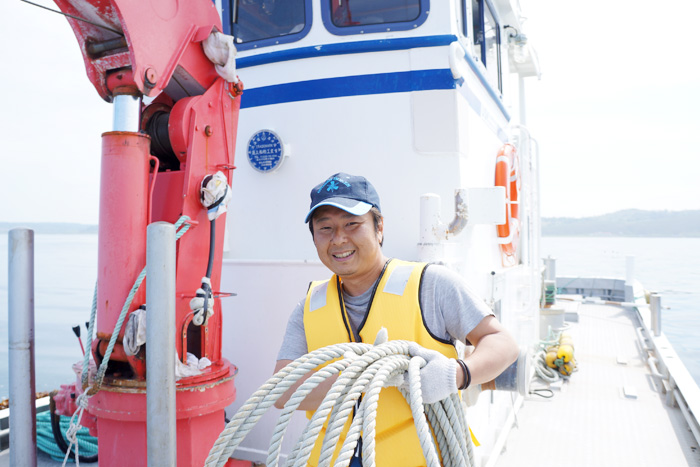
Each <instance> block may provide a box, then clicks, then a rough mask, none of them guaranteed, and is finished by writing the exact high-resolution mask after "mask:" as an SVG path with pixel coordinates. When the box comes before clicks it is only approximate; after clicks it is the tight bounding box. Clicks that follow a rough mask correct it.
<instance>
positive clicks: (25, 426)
mask: <svg viewBox="0 0 700 467" xmlns="http://www.w3.org/2000/svg"><path fill="white" fill-rule="evenodd" d="M8 259H9V264H8V275H7V276H8V281H7V282H8V284H7V285H8V287H7V291H8V294H7V295H8V309H7V312H8V315H9V316H8V331H9V332H8V334H9V336H8V337H9V339H8V341H9V368H10V425H11V426H12V434H11V435H10V465H12V466H19V467H24V466H27V467H36V404H35V394H36V383H35V376H34V231H33V230H30V229H12V230H10V233H9V242H8Z"/></svg>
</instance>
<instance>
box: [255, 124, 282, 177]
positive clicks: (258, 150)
mask: <svg viewBox="0 0 700 467" xmlns="http://www.w3.org/2000/svg"><path fill="white" fill-rule="evenodd" d="M283 159H284V145H283V144H282V140H281V139H280V137H279V136H277V133H275V132H274V131H271V130H260V131H258V132H257V133H255V134H254V135H253V136H252V137H251V138H250V140H249V141H248V162H250V165H252V166H253V168H254V169H255V170H257V171H258V172H272V171H274V170H276V169H278V168H279V166H280V165H282V161H283Z"/></svg>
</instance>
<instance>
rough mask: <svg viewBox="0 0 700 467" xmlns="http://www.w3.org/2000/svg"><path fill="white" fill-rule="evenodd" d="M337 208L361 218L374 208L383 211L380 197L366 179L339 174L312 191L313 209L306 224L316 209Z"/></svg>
mask: <svg viewBox="0 0 700 467" xmlns="http://www.w3.org/2000/svg"><path fill="white" fill-rule="evenodd" d="M321 206H335V207H336V208H339V209H342V210H343V211H347V212H349V213H350V214H354V215H356V216H361V215H363V214H366V213H368V212H369V210H370V209H372V207H375V208H377V209H379V210H380V211H381V208H380V207H379V195H378V194H377V190H375V189H374V187H373V186H372V184H371V183H370V182H368V181H367V179H366V178H365V177H360V176H357V175H348V174H346V173H342V172H340V173H337V174H335V175H331V176H330V177H328V179H327V180H326V181H324V182H323V183H321V184H319V185H316V186H315V187H314V188H313V190H311V209H310V210H309V213H308V214H307V215H306V220H305V221H304V222H309V219H311V216H312V215H313V213H314V211H315V210H316V208H319V207H321Z"/></svg>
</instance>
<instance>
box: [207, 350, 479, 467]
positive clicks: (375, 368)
mask: <svg viewBox="0 0 700 467" xmlns="http://www.w3.org/2000/svg"><path fill="white" fill-rule="evenodd" d="M408 344H409V342H408V341H399V340H396V341H388V342H384V343H381V344H378V345H370V344H364V343H341V344H335V345H331V346H328V347H324V348H321V349H318V350H315V351H313V352H310V353H308V354H306V355H304V356H302V357H300V358H298V359H296V360H294V361H293V362H292V363H290V364H289V365H287V366H286V367H284V368H283V369H281V370H280V371H279V372H277V373H275V374H274V375H273V376H272V377H271V378H269V379H268V380H267V381H266V382H265V383H264V384H263V385H262V386H260V388H259V389H258V390H257V391H256V392H255V393H253V395H252V396H251V397H250V398H249V399H248V400H247V401H246V402H245V403H244V404H243V405H242V406H241V408H240V409H239V410H238V412H237V413H236V414H235V415H234V417H233V418H232V419H231V421H230V422H229V423H228V424H227V425H226V427H225V429H224V430H223V432H222V433H221V435H220V436H219V438H218V439H217V441H216V442H215V443H214V446H213V447H212V449H211V451H210V452H209V456H208V457H207V460H206V462H205V466H206V467H213V466H217V467H219V466H223V465H224V464H225V463H226V462H227V461H228V459H229V457H231V455H232V454H233V452H234V451H235V449H236V448H237V447H238V446H239V445H240V444H241V442H242V441H243V439H244V438H245V437H246V435H247V434H248V433H249V432H250V430H251V429H252V428H253V426H255V424H256V423H257V422H258V421H259V420H260V418H261V417H262V416H263V415H264V414H265V412H267V410H268V409H269V408H270V407H271V406H272V405H273V404H274V403H275V401H276V400H277V399H278V398H279V397H280V396H281V395H282V394H284V393H285V392H287V390H288V389H289V388H290V387H292V386H293V385H294V384H295V383H296V382H297V381H298V380H299V379H300V378H302V377H303V376H304V375H306V374H307V373H309V372H310V371H313V370H315V369H316V368H317V367H319V366H321V365H325V366H323V368H321V369H319V370H318V371H316V372H315V373H314V374H313V375H312V376H311V377H309V378H308V379H307V380H306V381H304V382H303V383H302V384H301V385H300V386H299V387H298V388H297V390H296V391H295V392H294V394H293V395H292V396H291V398H290V399H289V400H288V401H287V403H286V404H285V406H284V408H283V409H282V413H281V415H280V417H279V419H278V423H277V426H276V427H275V430H274V433H273V435H272V438H271V440H270V446H269V450H268V457H267V461H266V465H267V466H268V467H276V466H277V465H278V464H279V456H280V449H281V445H282V439H283V437H284V433H285V431H286V429H287V426H288V424H289V422H290V420H291V417H292V414H293V413H294V412H295V410H297V408H298V407H299V405H300V404H301V402H302V401H303V400H304V398H305V397H306V396H307V395H308V394H309V393H310V392H311V391H312V390H313V389H314V388H316V387H317V386H318V385H319V384H320V383H321V382H323V381H325V380H326V379H328V378H331V377H333V376H336V375H338V378H337V380H336V381H335V382H334V383H333V385H332V386H331V388H330V390H329V391H328V393H327V394H326V396H325V398H324V399H323V401H322V402H321V405H320V406H319V408H318V409H317V410H316V412H315V413H314V415H313V416H312V418H311V420H310V421H309V423H308V425H307V427H306V429H305V430H304V432H303V433H302V435H301V437H300V439H299V440H298V442H297V444H296V446H295V447H294V449H293V450H292V452H291V454H290V455H289V456H288V458H287V461H286V463H285V465H286V466H293V467H301V466H305V465H306V464H307V461H308V459H309V457H310V455H311V450H312V449H313V446H314V444H315V442H316V439H317V438H318V436H319V433H320V432H321V429H322V427H323V425H324V423H325V422H326V420H328V425H327V431H326V434H325V437H324V439H323V444H322V446H321V454H320V456H319V461H318V465H319V466H330V463H331V461H332V457H333V453H334V451H335V448H336V446H337V444H338V442H339V440H340V434H341V432H342V430H343V426H344V425H345V423H346V421H347V419H348V417H350V416H351V414H352V413H353V410H354V411H355V412H354V417H353V420H352V423H351V425H350V429H349V431H348V433H347V435H346V438H345V441H344V442H343V444H342V447H341V449H340V452H339V454H338V457H337V459H336V460H335V463H334V464H333V465H334V466H335V467H345V466H348V465H349V464H350V461H351V459H352V456H353V453H354V451H355V447H356V445H357V443H358V440H359V439H360V437H362V462H363V465H364V466H365V467H374V466H375V465H376V462H375V454H374V448H375V432H376V415H377V404H378V400H379V392H380V391H381V389H382V388H383V387H387V386H397V387H398V389H399V391H400V392H401V394H402V395H403V396H404V397H405V398H406V401H407V402H408V404H409V406H410V408H411V411H412V413H413V419H414V422H415V425H416V431H417V433H418V439H419V441H420V444H421V448H422V450H423V455H424V456H425V459H426V462H427V465H428V467H440V466H445V467H465V466H472V465H474V456H473V448H472V442H471V437H470V434H469V429H468V427H467V422H466V414H465V408H464V405H463V404H462V401H461V400H460V399H459V396H458V395H456V394H453V395H451V396H450V397H448V398H446V399H443V400H442V401H439V402H436V403H434V404H423V396H422V390H421V384H420V374H419V372H420V368H421V367H423V366H424V365H425V364H426V362H425V360H424V359H423V358H421V357H413V358H411V356H410V355H409V352H408ZM404 374H407V375H408V377H407V378H406V379H407V384H397V381H401V382H402V381H404V379H405V377H404ZM358 400H361V402H360V403H359V405H358ZM431 428H432V434H431ZM433 434H434V438H433ZM435 440H437V447H436V446H435ZM438 449H439V452H440V456H442V463H440V456H439V455H438Z"/></svg>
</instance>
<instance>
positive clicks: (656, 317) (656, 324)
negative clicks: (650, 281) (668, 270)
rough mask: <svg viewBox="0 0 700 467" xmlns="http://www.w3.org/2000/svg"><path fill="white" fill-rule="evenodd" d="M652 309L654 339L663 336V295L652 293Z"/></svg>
mask: <svg viewBox="0 0 700 467" xmlns="http://www.w3.org/2000/svg"><path fill="white" fill-rule="evenodd" d="M649 302H650V303H649V305H650V308H651V330H652V331H653V332H654V337H659V336H660V335H661V295H659V294H657V293H652V294H651V297H650V298H649Z"/></svg>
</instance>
